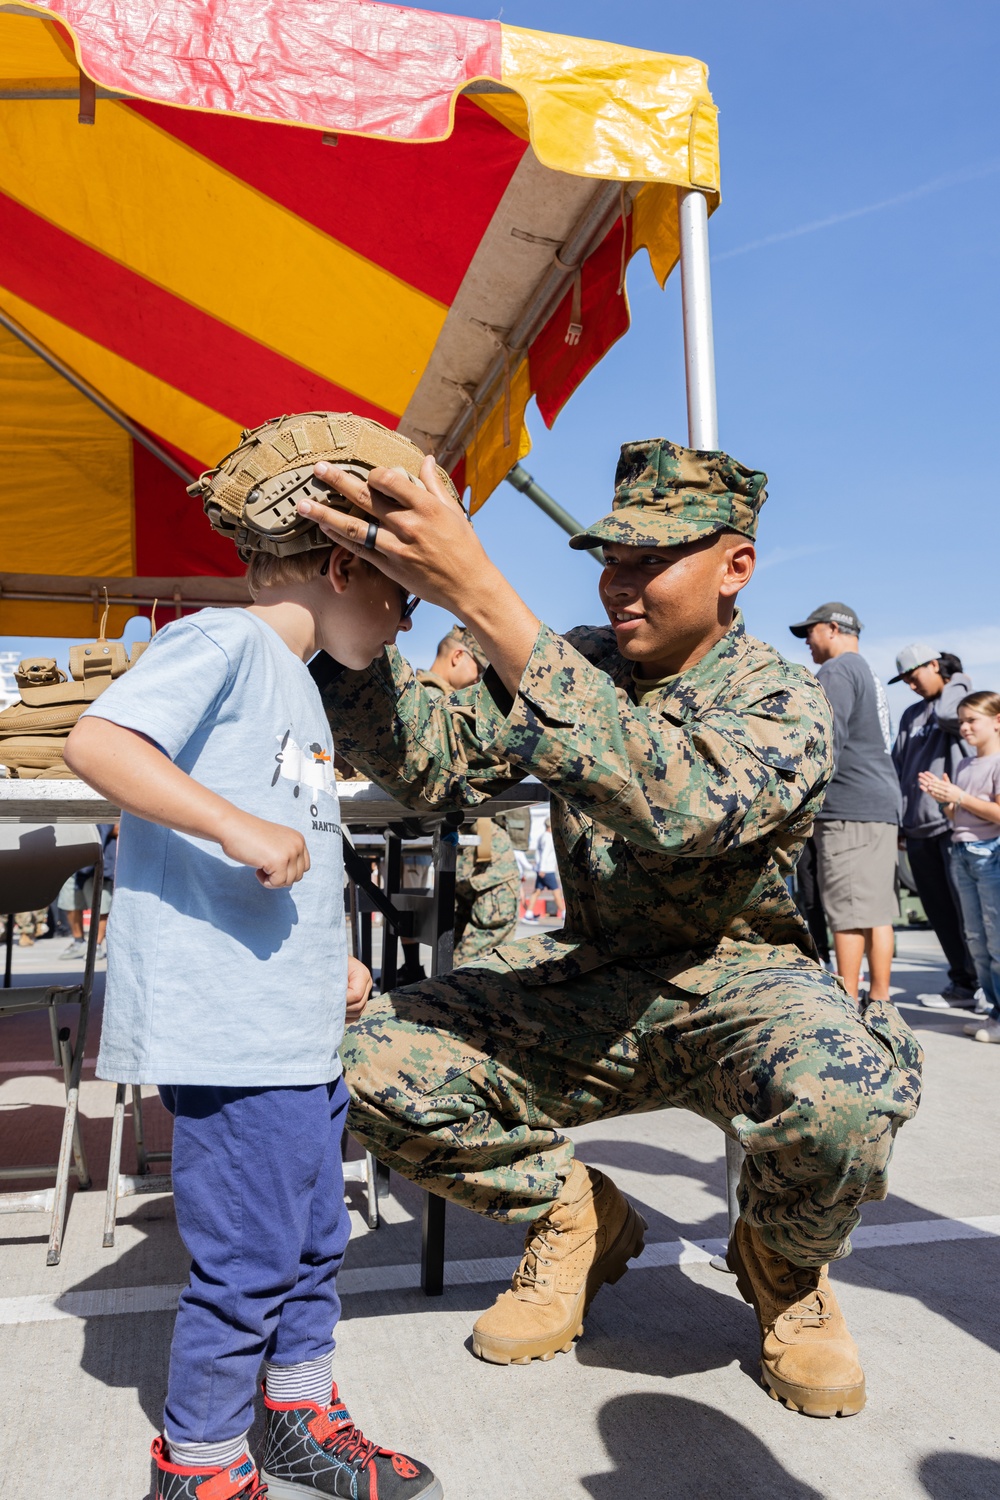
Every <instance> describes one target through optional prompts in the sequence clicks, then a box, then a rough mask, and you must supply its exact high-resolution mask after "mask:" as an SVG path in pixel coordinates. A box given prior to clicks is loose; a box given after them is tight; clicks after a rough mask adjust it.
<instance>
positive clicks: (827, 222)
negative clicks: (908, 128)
mask: <svg viewBox="0 0 1000 1500" xmlns="http://www.w3.org/2000/svg"><path fill="white" fill-rule="evenodd" d="M994 172H1000V161H989V162H984V163H983V164H982V166H979V167H966V168H965V170H964V171H961V172H949V173H948V175H947V176H946V177H933V178H932V179H931V181H930V182H923V183H921V184H920V186H919V187H915V188H910V189H909V191H908V192H905V193H897V194H896V195H895V197H893V198H883V199H882V200H881V202H879V203H867V204H865V206H864V208H849V209H848V210H847V211H846V212H845V213H842V214H830V215H829V217H828V218H825V219H812V220H811V221H810V222H809V223H808V224H800V225H799V226H798V228H797V229H782V230H781V231H780V232H779V233H778V234H768V235H765V236H764V238H763V239H760V240H751V241H750V242H749V244H746V245H737V247H736V249H735V250H723V251H722V252H721V253H720V254H719V255H713V256H712V262H713V264H714V263H716V262H717V261H720V260H732V259H733V257H734V256H736V255H749V253H750V251H751V250H763V249H764V248H765V246H767V245H779V244H780V243H781V242H782V240H797V239H798V238H799V236H800V235H803V234H814V233H815V232H816V230H817V229H830V228H831V227H832V226H833V225H834V224H846V223H847V221H848V220H849V219H860V218H863V217H864V215H865V214H877V213H879V212H880V210H882V209H883V208H896V207H898V205H899V204H900V203H911V202H912V201H913V199H914V198H923V197H926V195H927V194H928V193H937V192H940V191H941V189H942V188H949V187H957V186H959V184H960V183H963V182H975V181H977V180H978V179H979V178H981V177H990V176H991V175H992V174H993V173H994Z"/></svg>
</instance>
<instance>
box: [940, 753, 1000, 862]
mask: <svg viewBox="0 0 1000 1500" xmlns="http://www.w3.org/2000/svg"><path fill="white" fill-rule="evenodd" d="M955 784H956V786H958V787H960V788H961V790H962V791H963V792H966V793H968V795H969V796H970V797H982V799H983V801H984V802H995V801H996V799H997V798H998V797H1000V755H970V756H969V758H968V760H963V762H962V764H961V765H960V766H959V768H958V770H957V771H956V772H955ZM952 826H953V828H954V832H953V833H952V838H953V839H954V840H955V842H956V844H972V843H978V842H980V841H991V840H993V839H1000V823H988V822H987V821H986V819H985V818H979V817H977V816H976V814H975V813H974V812H970V811H969V809H968V808H967V807H956V808H955V816H954V819H953V820H952Z"/></svg>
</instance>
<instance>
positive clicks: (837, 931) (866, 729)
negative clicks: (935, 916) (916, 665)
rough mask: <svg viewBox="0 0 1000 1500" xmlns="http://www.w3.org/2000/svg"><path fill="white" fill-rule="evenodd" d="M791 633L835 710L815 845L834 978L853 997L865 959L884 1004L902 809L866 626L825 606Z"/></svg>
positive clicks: (842, 607)
mask: <svg viewBox="0 0 1000 1500" xmlns="http://www.w3.org/2000/svg"><path fill="white" fill-rule="evenodd" d="M789 629H790V630H791V632H792V635H794V636H797V637H798V639H799V640H804V641H805V642H806V644H807V646H808V647H809V652H810V655H811V656H812V659H813V661H814V662H816V663H817V664H818V666H819V671H818V672H817V673H816V676H817V678H818V680H819V682H820V685H821V686H822V688H823V691H824V692H825V693H826V696H827V697H828V698H829V700H830V707H831V708H832V709H833V758H834V764H835V769H834V773H833V780H832V781H831V782H830V785H829V786H828V787H827V789H826V798H825V799H824V802H823V805H822V807H821V808H820V809H819V811H818V812H817V814H816V828H815V833H814V835H813V836H814V838H815V840H816V849H817V865H818V873H819V887H820V894H821V896H822V898H823V906H824V908H825V910H826V916H827V920H828V922H829V923H830V930H831V931H832V933H833V943H834V949H835V952H836V955H837V971H838V973H839V974H840V976H841V978H842V979H843V981H844V983H845V984H846V986H847V988H848V990H849V991H850V992H851V994H852V995H857V993H858V987H859V984H860V980H861V960H862V958H863V957H864V956H865V954H867V956H868V978H869V986H870V994H871V996H872V997H873V998H874V999H877V1000H888V999H889V977H890V974H891V971H892V950H893V932H892V924H893V922H894V921H895V918H896V912H897V905H896V845H897V841H898V840H897V830H898V827H899V809H900V803H899V782H898V781H897V780H896V772H895V770H894V768H893V764H892V759H891V748H892V740H891V737H890V734H889V703H888V699H887V698H886V695H885V688H884V687H883V686H882V684H881V682H879V680H878V678H877V677H876V676H875V674H874V672H873V671H872V669H871V667H870V666H869V665H868V663H867V662H866V661H865V659H864V657H863V656H861V655H860V653H859V651H858V636H859V634H860V632H861V621H860V620H859V619H858V617H857V615H856V614H855V612H854V610H853V609H851V607H850V605H848V604H841V603H839V602H838V601H833V602H831V603H829V604H821V605H820V606H819V607H818V609H814V610H813V612H812V614H811V615H808V616H807V617H806V619H804V620H801V621H800V622H799V623H798V624H797V625H790V626H789Z"/></svg>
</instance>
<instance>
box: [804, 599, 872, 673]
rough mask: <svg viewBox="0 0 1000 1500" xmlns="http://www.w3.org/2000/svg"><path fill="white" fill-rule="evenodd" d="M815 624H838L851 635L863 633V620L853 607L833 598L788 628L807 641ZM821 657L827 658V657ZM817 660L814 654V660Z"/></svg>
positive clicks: (839, 627)
mask: <svg viewBox="0 0 1000 1500" xmlns="http://www.w3.org/2000/svg"><path fill="white" fill-rule="evenodd" d="M814 625H836V626H837V628H838V630H846V631H847V632H848V633H849V634H850V635H853V636H859V635H860V634H861V621H860V620H859V619H858V617H857V615H856V614H855V613H854V611H853V609H852V608H851V607H850V605H849V604H840V603H838V602H837V600H833V601H832V602H831V603H830V604H820V605H818V606H817V608H816V609H814V610H813V612H812V614H811V615H807V616H806V618H805V619H804V620H801V621H800V622H799V624H798V625H789V627H788V628H789V630H790V631H791V632H792V635H797V636H798V638H799V640H800V641H806V640H808V639H809V634H810V631H811V630H812V628H813V626H814ZM820 659H821V660H824V661H825V660H826V658H825V657H823V658H820ZM816 660H817V658H816V656H815V655H814V656H813V661H816Z"/></svg>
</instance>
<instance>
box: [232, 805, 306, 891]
mask: <svg viewBox="0 0 1000 1500" xmlns="http://www.w3.org/2000/svg"><path fill="white" fill-rule="evenodd" d="M220 835H221V836H220V838H219V843H220V844H221V845H222V852H223V854H228V855H229V858H230V859H235V860H236V861H237V862H238V863H239V864H241V865H249V866H250V867H251V869H253V870H256V872H257V879H258V880H259V881H260V883H261V885H263V886H266V887H267V889H268V890H270V891H279V890H282V889H283V888H284V887H286V886H290V885H294V884H295V883H296V881H298V880H301V879H302V877H303V875H304V874H305V873H306V871H307V870H308V868H309V850H308V849H307V848H306V841H305V839H304V838H303V837H302V835H301V833H298V832H296V830H295V829H294V828H285V827H284V826H283V825H282V824H281V823H269V822H267V821H266V820H265V819H264V818H255V817H253V816H252V814H250V813H245V812H240V811H239V809H238V808H233V812H232V815H231V816H230V818H229V819H228V820H227V821H226V822H225V823H224V824H223V827H222V828H221V830H220Z"/></svg>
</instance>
